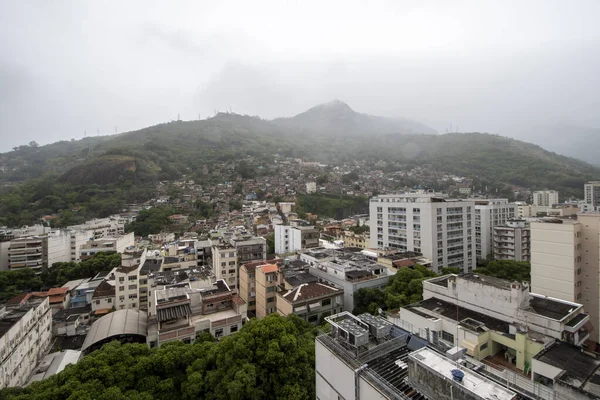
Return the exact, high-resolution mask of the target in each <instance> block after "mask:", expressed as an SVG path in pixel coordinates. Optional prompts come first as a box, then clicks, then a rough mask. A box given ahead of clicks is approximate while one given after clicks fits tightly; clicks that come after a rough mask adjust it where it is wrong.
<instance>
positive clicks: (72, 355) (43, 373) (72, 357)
mask: <svg viewBox="0 0 600 400" xmlns="http://www.w3.org/2000/svg"><path fill="white" fill-rule="evenodd" d="M80 357H81V351H78V350H63V351H57V352H54V353H51V354H48V355H47V356H46V357H44V358H43V359H42V361H41V362H40V364H39V365H38V366H37V367H36V369H35V372H34V375H33V376H32V377H31V379H30V380H29V382H28V383H32V382H38V381H41V380H43V379H47V378H49V377H51V376H52V375H56V374H58V373H59V372H61V371H63V370H64V369H65V368H66V367H67V365H69V364H77V362H78V361H79V358H80Z"/></svg>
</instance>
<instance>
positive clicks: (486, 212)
mask: <svg viewBox="0 0 600 400" xmlns="http://www.w3.org/2000/svg"><path fill="white" fill-rule="evenodd" d="M471 200H473V201H474V202H475V255H476V256H477V258H478V259H485V258H487V257H488V255H491V254H492V253H493V251H494V246H493V241H492V237H493V231H494V227H496V226H500V225H504V224H506V222H507V221H508V220H510V219H514V218H515V215H516V212H517V206H516V204H511V203H509V202H508V199H471Z"/></svg>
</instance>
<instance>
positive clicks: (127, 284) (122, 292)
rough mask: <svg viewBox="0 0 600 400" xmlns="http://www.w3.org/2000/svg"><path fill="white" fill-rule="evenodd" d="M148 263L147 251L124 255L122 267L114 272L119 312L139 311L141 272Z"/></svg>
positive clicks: (132, 251) (130, 252)
mask: <svg viewBox="0 0 600 400" xmlns="http://www.w3.org/2000/svg"><path fill="white" fill-rule="evenodd" d="M145 262H146V250H137V249H134V250H130V251H126V252H125V253H123V256H122V257H121V266H120V267H118V268H116V269H115V270H114V280H115V308H116V309H117V310H124V309H129V308H133V309H139V305H140V299H139V278H140V270H141V269H142V266H143V265H144V263H145Z"/></svg>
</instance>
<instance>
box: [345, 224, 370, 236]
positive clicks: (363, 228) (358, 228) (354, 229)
mask: <svg viewBox="0 0 600 400" xmlns="http://www.w3.org/2000/svg"><path fill="white" fill-rule="evenodd" d="M369 229H370V228H369V226H368V225H361V226H358V225H356V226H351V227H350V228H348V230H350V231H352V232H354V233H355V234H357V235H361V234H363V233H368V232H369Z"/></svg>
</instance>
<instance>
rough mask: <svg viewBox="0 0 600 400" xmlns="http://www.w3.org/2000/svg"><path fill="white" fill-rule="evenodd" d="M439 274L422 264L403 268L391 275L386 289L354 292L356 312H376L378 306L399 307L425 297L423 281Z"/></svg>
mask: <svg viewBox="0 0 600 400" xmlns="http://www.w3.org/2000/svg"><path fill="white" fill-rule="evenodd" d="M436 276H437V274H436V273H435V272H433V271H430V270H428V269H427V268H425V267H423V266H422V265H415V267H414V268H401V269H399V270H398V271H397V272H396V274H395V275H393V276H391V277H390V279H389V280H388V283H387V285H386V287H385V290H379V289H376V288H368V289H359V290H358V291H357V292H356V293H355V294H354V310H353V311H352V312H353V313H355V314H361V313H364V312H369V313H371V314H375V313H376V312H377V309H378V308H381V309H383V310H394V309H398V308H400V307H402V306H405V305H407V304H411V303H416V302H418V301H420V300H422V299H423V281H424V280H425V279H429V278H433V277H436Z"/></svg>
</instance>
